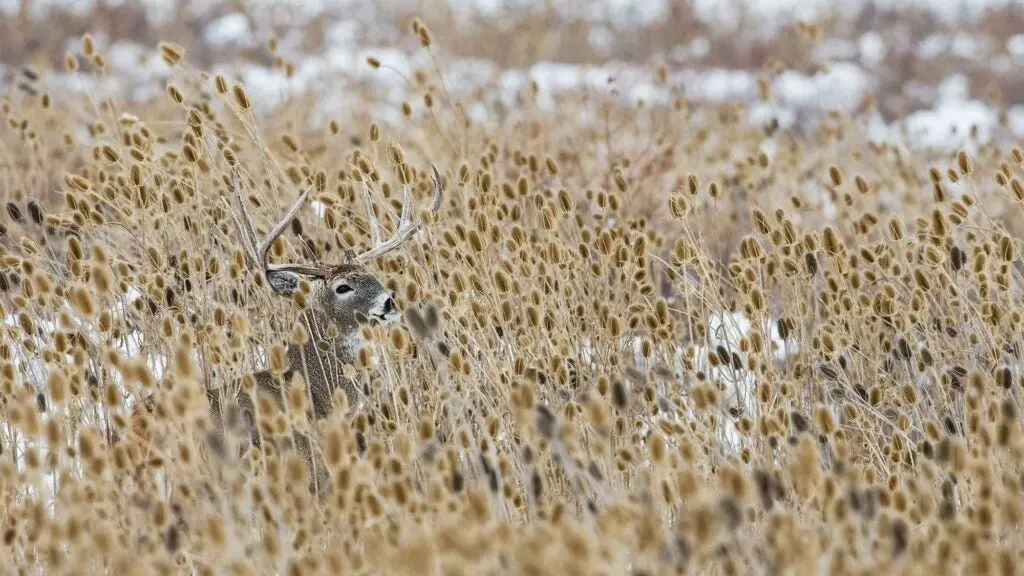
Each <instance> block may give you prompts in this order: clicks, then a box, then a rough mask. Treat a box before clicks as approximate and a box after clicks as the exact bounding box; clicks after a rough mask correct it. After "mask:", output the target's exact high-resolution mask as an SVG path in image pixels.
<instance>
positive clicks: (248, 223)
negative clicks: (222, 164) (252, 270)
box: [231, 168, 261, 267]
mask: <svg viewBox="0 0 1024 576" xmlns="http://www.w3.org/2000/svg"><path fill="white" fill-rule="evenodd" d="M231 189H232V191H233V192H234V195H235V204H236V205H237V207H238V213H235V212H232V213H231V218H232V220H234V221H235V227H236V228H238V233H239V235H241V236H242V244H243V248H244V249H245V257H246V259H247V260H248V261H249V265H250V266H253V267H259V266H260V265H261V262H260V257H259V250H258V246H259V243H258V242H257V241H256V232H255V230H253V226H252V220H251V219H250V218H249V211H248V210H246V208H245V202H243V201H242V187H241V183H240V181H239V178H238V169H237V168H236V169H235V170H233V171H232V183H231Z"/></svg>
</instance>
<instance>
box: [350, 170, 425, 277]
mask: <svg viewBox="0 0 1024 576" xmlns="http://www.w3.org/2000/svg"><path fill="white" fill-rule="evenodd" d="M430 169H431V171H432V172H433V174H432V177H433V180H434V200H433V202H431V204H430V207H429V208H428V211H429V212H430V214H436V213H437V210H438V208H440V207H441V196H442V195H443V193H444V189H443V188H442V187H441V175H440V174H439V173H438V172H437V167H436V166H434V165H431V166H430ZM363 199H364V200H365V202H366V212H367V215H368V216H369V218H370V238H371V240H372V242H373V247H372V248H370V249H369V250H367V251H366V252H363V253H361V254H359V255H357V256H355V257H354V258H352V260H351V262H352V263H354V264H366V263H367V262H369V261H371V260H374V259H376V258H380V257H381V256H383V255H384V254H386V253H388V252H390V251H392V250H394V249H395V248H398V247H399V246H401V245H402V244H403V243H404V242H405V241H406V240H408V239H409V238H411V237H412V236H413V234H416V233H417V232H419V231H420V229H421V228H423V222H416V223H412V222H410V221H409V212H410V205H411V204H412V193H411V192H410V190H409V185H408V184H406V185H405V186H404V187H403V188H402V215H401V216H400V217H399V219H398V229H397V230H395V233H394V235H393V236H391V238H388V239H387V240H385V241H383V242H381V241H380V232H379V224H378V222H377V217H376V216H374V214H373V204H372V203H371V201H370V191H369V189H367V188H366V184H365V183H364V184H363Z"/></svg>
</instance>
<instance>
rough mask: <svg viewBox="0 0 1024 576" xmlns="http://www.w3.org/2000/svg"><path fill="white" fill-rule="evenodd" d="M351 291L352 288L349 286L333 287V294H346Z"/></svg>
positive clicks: (339, 285)
mask: <svg viewBox="0 0 1024 576" xmlns="http://www.w3.org/2000/svg"><path fill="white" fill-rule="evenodd" d="M351 291H352V287H351V286H349V285H348V284H338V285H337V286H335V287H334V293H335V294H339V295H340V294H348V293H349V292H351Z"/></svg>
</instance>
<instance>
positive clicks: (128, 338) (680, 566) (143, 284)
mask: <svg viewBox="0 0 1024 576" xmlns="http://www.w3.org/2000/svg"><path fill="white" fill-rule="evenodd" d="M413 32H414V33H415V35H416V37H418V38H419V40H420V42H421V47H420V49H421V50H427V51H432V50H433V49H434V46H432V44H433V42H434V41H435V40H434V39H433V37H432V36H431V34H430V32H429V31H428V30H427V28H426V26H425V25H423V24H422V23H420V22H419V21H416V23H415V24H414V30H413ZM154 49H156V47H154ZM156 50H158V51H159V53H160V54H161V55H162V57H163V58H164V60H165V61H166V62H168V64H171V65H173V66H174V72H173V77H172V79H171V82H170V84H169V85H168V86H167V89H166V91H165V93H164V94H163V96H162V97H160V98H155V99H152V100H149V101H145V102H138V103H130V104H128V103H122V102H119V101H118V100H117V99H115V98H111V97H107V96H106V95H104V94H100V93H97V94H91V95H90V98H89V100H88V101H85V100H83V99H79V97H78V96H77V95H76V94H75V93H74V92H68V93H60V92H53V91H51V90H49V89H48V88H47V78H48V77H49V75H50V74H52V72H49V71H46V70H38V71H35V72H32V74H31V76H34V78H29V79H28V81H30V82H32V83H33V87H32V89H31V90H25V89H22V88H11V89H8V90H6V92H5V93H4V94H3V101H2V112H3V115H4V118H3V121H4V123H5V124H4V128H3V130H2V131H0V190H2V194H3V202H4V203H5V207H6V211H5V212H6V214H5V217H6V221H5V222H4V229H3V251H2V256H0V264H2V267H3V273H2V275H0V288H2V289H3V293H2V295H0V306H2V309H3V315H4V317H5V318H6V319H7V322H6V323H5V324H4V325H3V327H2V333H3V337H2V340H0V359H2V360H0V386H2V404H0V423H2V429H3V434H2V441H3V444H2V455H0V492H2V498H0V529H2V531H3V542H4V547H3V550H2V551H0V565H2V567H3V571H4V572H5V573H17V572H19V571H22V572H25V573H47V574H58V573H61V574H63V573H67V574H94V573H103V571H104V570H106V571H108V572H109V573H116V574H138V573H198V574H265V573H266V574H270V573H278V574H318V573H323V574H382V573H389V574H390V573H395V574H419V575H425V574H441V573H444V574H490V573H511V574H623V573H637V574H641V573H646V574H667V573H698V574H702V573H714V574H747V573H755V574H762V573H763V574H811V573H822V572H827V573H864V574H874V573H884V574H888V573H915V574H916V573H928V572H932V573H938V574H950V573H972V574H975V573H994V574H1012V573H1018V572H1020V571H1021V569H1020V568H1019V566H1020V565H1021V561H1022V558H1021V553H1022V552H1024V541H1022V539H1021V537H1020V528H1021V522H1022V519H1024V509H1022V500H1021V498H1022V490H1024V485H1022V483H1024V475H1022V470H1021V466H1020V462H1021V456H1022V450H1024V438H1022V425H1021V419H1020V402H1021V393H1022V386H1024V375H1022V373H1021V365H1020V359H1019V356H1020V352H1021V347H1022V346H1024V342H1022V341H1021V332H1020V325H1021V322H1022V315H1024V310H1022V308H1021V306H1020V301H1021V286H1020V284H1021V282H1022V278H1021V273H1022V269H1021V252H1022V247H1021V240H1020V239H1021V234H1022V232H1024V230H1022V229H1021V224H1020V223H1021V221H1022V220H1021V218H1020V215H1021V212H1022V210H1024V185H1022V183H1021V182H1022V180H1024V169H1022V166H1024V152H1022V151H1021V150H1020V149H1019V148H1014V147H1012V146H1008V145H1004V144H1003V143H1002V142H998V143H996V144H989V145H982V146H980V147H979V148H978V150H977V151H975V152H973V153H971V154H968V153H967V152H961V153H960V154H953V155H947V154H934V153H928V152H926V151H911V150H905V149H897V148H893V147H889V146H885V145H879V144H874V143H871V142H870V141H869V140H868V138H867V137H866V136H865V132H864V129H863V123H862V122H861V121H860V119H859V118H856V117H846V116H843V115H840V114H835V115H832V116H830V117H828V118H826V119H825V120H824V122H822V124H821V125H819V126H818V127H817V128H816V129H815V130H813V131H808V132H807V133H805V134H792V133H787V132H784V131H779V130H776V129H774V128H773V127H772V126H756V125H755V126H751V125H749V124H748V123H746V121H745V119H744V118H745V117H744V115H743V114H742V105H740V104H723V105H710V104H697V103H692V102H687V101H686V100H685V99H683V98H681V97H680V98H678V99H676V100H675V101H674V102H672V103H670V104H668V105H660V104H657V103H644V104H641V105H634V106H623V105H621V103H620V101H619V100H618V99H617V98H614V97H613V96H612V95H607V94H602V93H599V92H595V91H589V92H583V91H578V92H569V93H566V94H564V95H562V96H560V97H559V106H558V107H557V109H556V110H555V111H554V112H552V113H545V112H542V111H540V110H539V109H538V108H537V107H536V106H535V105H533V104H532V102H533V96H534V94H533V93H532V92H531V90H530V89H529V87H528V88H527V89H525V90H524V91H523V93H522V94H521V95H520V99H519V104H518V107H516V108H515V109H511V110H507V111H506V113H505V114H504V115H501V116H499V117H498V118H497V122H496V125H488V124H485V123H481V122H475V121H473V120H471V119H470V118H469V117H468V115H467V114H466V112H465V111H466V110H467V109H468V108H469V105H470V104H472V103H473V102H468V101H466V102H456V101H454V99H453V97H452V96H451V95H450V93H449V91H448V90H447V89H446V86H445V85H444V83H443V82H441V81H440V80H439V76H438V70H439V69H443V64H444V63H443V61H442V60H441V59H440V58H437V59H432V60H431V62H432V63H436V65H432V66H430V67H426V68H424V69H423V70H419V71H417V74H415V76H414V77H413V78H410V79H409V82H410V83H409V85H408V86H407V89H408V90H409V91H410V94H411V95H412V96H411V97H410V100H409V104H408V106H406V107H404V109H403V112H404V115H403V117H404V120H403V121H402V122H401V123H394V124H391V123H381V122H378V121H375V119H374V115H373V111H372V109H371V107H370V104H369V103H368V104H367V105H366V106H365V107H362V108H356V109H352V110H348V111H347V112H346V113H347V115H348V116H347V117H345V118H336V119H333V120H325V121H323V122H322V123H321V122H319V119H316V118H314V117H313V116H312V112H311V110H312V108H311V107H309V106H305V105H304V104H306V103H308V102H306V101H305V100H303V95H302V94H298V95H296V96H295V97H294V98H293V99H292V100H291V101H287V102H285V103H284V104H282V105H281V106H280V107H277V108H274V109H270V110H263V109H262V108H261V103H260V102H256V101H253V98H252V97H251V96H250V94H249V91H247V89H246V87H245V86H243V85H241V84H239V83H237V82H236V81H235V80H233V79H231V78H226V77H223V76H218V75H210V74H205V73H203V72H201V71H199V70H196V69H194V68H192V67H191V65H190V63H189V62H190V61H189V58H188V53H187V51H184V52H183V49H182V48H181V47H179V46H177V45H175V44H163V45H161V46H160V47H159V49H156ZM78 58H82V59H85V58H89V59H91V60H92V62H93V64H94V65H95V64H96V63H97V62H99V63H101V64H102V58H103V55H102V47H101V46H97V45H95V44H94V43H92V42H86V43H85V44H83V46H82V48H81V54H76V55H74V56H69V61H68V67H69V68H71V69H75V70H79V72H77V73H78V74H87V73H88V74H101V73H102V66H93V68H94V71H91V72H83V71H81V68H80V67H78V66H77V65H76V63H77V62H78ZM367 66H368V67H372V68H378V67H379V66H380V63H379V62H369V63H367ZM377 71H378V72H379V73H381V74H385V73H389V71H388V70H387V69H385V67H379V68H378V70H377ZM650 72H651V81H652V82H655V83H656V82H658V81H659V78H661V77H663V74H664V71H659V70H658V69H657V68H655V67H652V69H651V71H650ZM413 97H415V98H416V99H415V100H414V99H413ZM480 97H481V100H482V99H483V96H480ZM764 97H765V98H770V94H764ZM581 118H585V119H588V120H587V121H582V120H581ZM432 164H433V165H436V166H437V167H438V170H439V171H440V174H441V178H442V180H443V183H444V189H445V196H444V201H443V203H442V205H441V207H440V210H439V211H438V213H437V215H436V216H430V215H429V214H422V215H417V216H422V217H423V218H425V219H426V220H427V221H429V222H428V223H429V225H428V226H426V227H424V229H423V230H422V231H420V232H419V233H418V234H417V235H416V236H413V237H412V238H411V239H410V240H409V241H408V242H407V243H406V244H404V245H403V246H402V247H401V248H400V249H398V250H395V251H394V252H391V253H389V254H387V255H385V256H383V257H381V258H380V259H379V260H377V261H375V262H374V263H372V264H371V267H372V268H373V270H374V271H375V272H376V273H377V274H378V275H379V276H380V277H382V278H384V279H386V280H385V284H386V287H387V288H388V289H390V290H394V291H395V293H396V295H397V300H398V306H399V308H400V309H402V310H403V311H404V318H403V322H401V323H400V324H395V325H390V326H378V327H367V328H365V329H364V330H363V336H364V338H365V339H366V340H367V346H366V347H365V348H363V350H362V351H361V352H360V354H359V355H358V357H357V359H356V362H354V363H353V365H352V366H350V367H349V368H347V370H346V371H347V374H346V376H348V377H351V378H353V379H354V380H355V381H356V382H358V388H359V390H360V391H361V394H362V399H363V402H362V405H361V408H360V409H359V410H357V411H355V412H354V413H352V414H351V415H349V414H348V412H346V411H344V410H334V411H333V412H332V413H331V415H330V416H328V417H327V418H325V419H322V420H317V421H310V420H309V419H306V418H304V412H305V410H306V409H307V408H308V403H307V402H306V397H305V395H304V394H303V393H302V392H303V390H302V388H301V386H302V384H301V382H295V383H293V384H294V385H295V386H296V387H295V388H292V389H290V390H289V391H288V392H287V393H286V394H285V397H284V398H285V402H284V403H283V405H282V406H278V405H277V404H275V403H274V402H269V401H263V402H257V403H256V407H257V412H258V420H259V426H260V430H261V432H262V433H264V435H266V436H267V437H268V438H279V439H282V440H283V439H284V438H286V437H290V436H291V434H292V433H293V432H295V431H299V432H302V433H306V434H309V435H310V436H311V438H312V445H313V449H314V450H315V451H316V452H317V453H318V455H319V456H320V457H322V460H323V462H325V463H326V465H327V467H328V469H329V472H330V483H331V490H330V493H329V495H328V496H327V497H325V498H323V499H318V498H317V497H316V496H315V495H313V494H311V493H310V491H309V490H308V485H309V480H310V478H309V472H308V470H307V468H306V466H305V464H304V462H303V459H302V457H301V455H300V454H298V453H297V452H296V451H295V450H292V449H289V448H288V447H287V443H285V442H280V443H272V442H268V443H264V444H262V445H261V446H260V447H259V449H257V450H249V451H247V452H245V453H244V454H241V455H240V454H239V451H238V450H237V449H236V448H237V446H236V445H235V444H233V443H231V442H229V443H227V444H225V443H221V442H218V441H216V440H215V439H214V438H213V437H212V436H211V430H212V428H211V421H210V417H209V413H208V406H207V403H206V402H207V398H206V394H205V390H206V389H207V388H208V387H217V386H221V385H224V384H225V383H227V382H230V381H233V380H235V379H237V378H239V377H240V376H242V375H243V374H246V373H251V372H253V371H254V370H259V369H269V370H271V371H275V370H278V371H280V370H279V369H280V368H281V362H282V358H283V356H284V354H285V352H284V350H285V347H286V346H287V344H288V342H290V341H293V339H301V338H302V335H301V331H298V330H296V326H294V325H292V321H293V319H294V318H295V317H296V313H297V312H298V310H299V309H300V308H301V306H302V305H303V304H305V302H304V298H303V297H302V296H303V290H301V289H300V290H299V291H298V294H297V296H296V298H294V299H293V301H291V302H289V301H285V300H282V299H281V298H278V297H276V296H275V295H273V294H272V292H271V291H270V290H269V287H268V286H267V285H266V282H265V281H264V280H263V279H262V278H263V277H262V276H260V275H258V274H253V273H252V272H251V270H250V269H249V267H248V266H247V263H246V253H245V248H244V247H243V246H242V244H241V243H240V242H239V240H238V238H237V236H236V234H235V229H234V223H233V222H232V220H231V216H230V212H229V210H230V208H231V201H232V196H231V190H232V188H231V186H232V167H233V166H237V167H238V168H239V170H240V171H241V172H243V173H244V174H245V175H246V178H247V180H248V181H250V182H252V183H253V185H251V186H247V187H246V193H247V194H248V195H249V198H248V200H249V206H250V213H251V215H252V217H253V219H254V222H255V224H256V226H257V227H258V228H260V232H259V233H260V235H262V233H265V232H266V231H267V230H269V229H270V227H272V226H273V225H274V224H275V223H276V222H277V218H278V217H279V215H280V214H283V213H285V211H286V210H287V207H288V206H291V205H292V203H293V202H294V201H295V199H296V198H297V197H298V196H299V195H300V194H302V193H303V192H304V191H306V190H307V189H312V191H311V192H310V202H311V203H315V206H307V207H306V208H304V209H303V210H302V211H301V212H300V214H299V215H298V217H297V218H296V219H295V220H294V221H293V223H292V225H291V226H290V228H289V230H288V231H286V232H285V234H283V235H282V236H281V237H280V238H279V239H278V240H277V241H276V242H275V243H274V244H273V247H272V249H271V260H272V261H274V262H281V261H303V262H319V263H322V264H331V263H334V262H338V261H340V260H341V258H342V256H341V255H342V253H343V252H344V250H346V249H352V250H353V251H356V252H359V251H361V250H365V249H366V248H367V247H368V246H369V245H370V242H371V236H372V235H371V233H370V230H369V229H368V226H367V218H366V217H365V211H364V203H363V192H362V190H363V187H362V183H363V182H368V183H369V184H370V189H371V190H372V192H373V198H372V201H373V203H374V207H375V212H376V214H377V217H378V218H379V219H380V221H381V223H382V225H383V226H384V227H385V228H386V230H384V231H382V232H381V236H382V237H387V236H389V235H390V233H392V232H393V231H394V227H395V225H396V223H397V222H398V219H399V214H400V210H401V205H402V193H401V188H402V183H403V182H406V181H408V182H410V185H411V191H412V197H413V200H414V203H415V205H416V206H420V207H425V206H426V205H428V204H429V201H430V199H431V198H432V197H433V194H434V185H433V182H432V181H431V171H430V166H431V165H432ZM421 212H426V211H425V210H422V209H421ZM337 402H339V403H343V404H344V403H347V402H348V400H347V399H345V398H344V394H340V397H338V398H337Z"/></svg>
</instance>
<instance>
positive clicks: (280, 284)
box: [267, 270, 299, 296]
mask: <svg viewBox="0 0 1024 576" xmlns="http://www.w3.org/2000/svg"><path fill="white" fill-rule="evenodd" d="M267 282H268V283H269V284H270V287H271V288H272V289H273V290H274V292H277V293H278V294H280V295H282V296H292V295H293V294H295V291H296V290H298V289H299V275H298V274H296V273H294V272H287V271H284V270H268V271H267Z"/></svg>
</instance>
